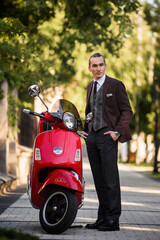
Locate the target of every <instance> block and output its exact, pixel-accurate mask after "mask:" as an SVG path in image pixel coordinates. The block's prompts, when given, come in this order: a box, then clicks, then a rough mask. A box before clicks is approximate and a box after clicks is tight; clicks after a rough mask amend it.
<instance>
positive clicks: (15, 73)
mask: <svg viewBox="0 0 160 240" xmlns="http://www.w3.org/2000/svg"><path fill="white" fill-rule="evenodd" d="M138 7H139V1H137V0H132V1H130V2H128V1H125V0H122V1H115V0H110V1H106V0H100V1H96V0H89V1H84V0H83V1H78V0H75V1H72V3H71V2H70V1H69V0H61V1H58V0H34V1H33V0H14V1H12V0H1V7H0V82H2V81H4V79H7V81H8V83H9V88H10V90H12V89H14V88H15V87H16V88H17V89H18V91H19V93H20V95H21V96H22V95H23V93H24V91H25V89H27V88H28V86H29V85H31V84H33V83H38V84H39V85H41V88H42V89H44V88H48V87H50V86H54V85H55V84H56V85H58V84H62V83H64V82H70V81H71V80H72V79H73V77H74V75H75V73H76V69H75V57H74V54H73V52H74V50H75V48H76V43H80V44H85V45H86V46H87V48H86V51H88V52H90V51H91V50H94V49H96V48H97V47H98V46H101V45H102V44H103V45H104V47H105V48H107V49H108V52H110V53H112V54H113V53H117V51H118V50H119V49H120V48H121V46H122V45H123V40H124V39H125V34H128V33H130V32H131V30H132V26H131V20H130V13H131V12H134V11H137V9H138ZM2 96H3V93H2V91H1V92H0V97H2ZM10 104H12V103H11V102H10ZM13 105H14V104H13ZM13 108H14V106H13ZM11 113H12V111H11ZM11 125H12V124H11Z"/></svg>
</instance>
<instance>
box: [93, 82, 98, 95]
mask: <svg viewBox="0 0 160 240" xmlns="http://www.w3.org/2000/svg"><path fill="white" fill-rule="evenodd" d="M97 84H98V82H97V81H95V82H94V89H93V95H95V94H96V92H97Z"/></svg>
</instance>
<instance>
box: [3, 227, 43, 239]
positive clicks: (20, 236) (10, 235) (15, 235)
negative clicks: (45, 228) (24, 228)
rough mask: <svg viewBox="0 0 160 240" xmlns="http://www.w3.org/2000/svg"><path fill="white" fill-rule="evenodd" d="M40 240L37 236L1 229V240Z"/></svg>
mask: <svg viewBox="0 0 160 240" xmlns="http://www.w3.org/2000/svg"><path fill="white" fill-rule="evenodd" d="M10 239H12V240H22V239H23V240H38V239H39V238H38V237H37V236H32V235H30V234H27V233H21V232H17V231H15V230H11V229H10V230H7V229H2V228H0V240H10Z"/></svg>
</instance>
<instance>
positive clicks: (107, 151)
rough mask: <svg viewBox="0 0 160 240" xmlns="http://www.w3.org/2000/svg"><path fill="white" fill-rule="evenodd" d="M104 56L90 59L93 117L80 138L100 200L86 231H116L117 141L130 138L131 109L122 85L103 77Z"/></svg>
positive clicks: (89, 94)
mask: <svg viewBox="0 0 160 240" xmlns="http://www.w3.org/2000/svg"><path fill="white" fill-rule="evenodd" d="M105 70H106V63H105V59H104V57H103V56H102V55H101V54H99V53H95V54H94V55H92V56H91V57H90V59H89V71H90V72H91V73H92V74H93V77H94V80H93V81H92V82H91V83H90V84H89V85H88V89H87V105H86V111H85V113H86V115H87V114H88V113H89V112H92V113H93V118H92V120H91V121H90V122H89V123H86V124H85V127H84V131H83V136H84V138H85V139H86V145H87V152H88V157H89V161H90V165H91V170H92V174H93V179H94V183H95V187H96V191H97V196H98V200H99V208H98V217H97V220H96V222H95V223H93V224H87V225H86V228H88V229H98V230H99V231H116V230H119V217H120V214H121V196H120V184H119V173H118V167H117V152H118V141H120V142H121V143H122V142H126V141H129V140H130V139H131V134H130V130H129V126H128V125H129V121H130V120H131V117H132V110H131V107H130V103H129V99H128V96H127V93H126V90H125V86H124V84H123V83H122V82H121V81H119V80H116V79H114V78H111V77H108V76H107V75H105Z"/></svg>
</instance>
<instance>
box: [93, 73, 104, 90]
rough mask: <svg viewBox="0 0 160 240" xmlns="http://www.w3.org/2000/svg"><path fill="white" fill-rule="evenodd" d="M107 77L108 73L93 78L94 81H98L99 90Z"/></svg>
mask: <svg viewBox="0 0 160 240" xmlns="http://www.w3.org/2000/svg"><path fill="white" fill-rule="evenodd" d="M105 78H106V74H104V75H103V76H102V77H101V78H100V79H98V80H95V79H94V80H93V81H94V82H95V81H97V83H98V84H97V91H98V90H99V89H100V88H101V86H102V85H103V83H104V81H105Z"/></svg>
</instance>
